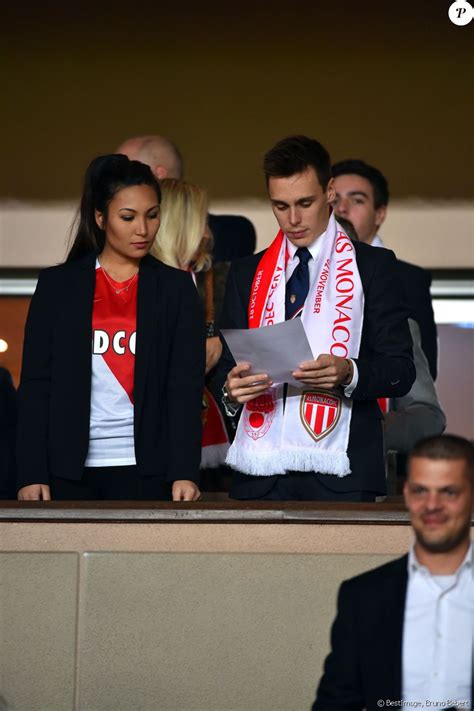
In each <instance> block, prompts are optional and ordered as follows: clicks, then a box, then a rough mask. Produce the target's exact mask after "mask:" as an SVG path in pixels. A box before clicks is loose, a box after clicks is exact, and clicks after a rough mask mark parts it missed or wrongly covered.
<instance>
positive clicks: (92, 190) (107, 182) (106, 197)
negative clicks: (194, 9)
mask: <svg viewBox="0 0 474 711" xmlns="http://www.w3.org/2000/svg"><path fill="white" fill-rule="evenodd" d="M132 185H149V186H150V187H152V188H153V189H154V190H155V192H156V197H157V199H158V202H159V203H160V202H161V190H160V185H159V183H158V180H157V179H156V178H155V176H154V175H153V173H152V172H151V170H150V168H149V167H148V166H147V165H145V164H144V163H140V162H139V161H138V160H129V159H128V158H127V156H124V155H121V154H120V153H113V154H110V155H106V156H99V157H98V158H94V160H93V161H92V162H91V163H90V165H89V167H88V168H87V171H86V175H85V178H84V189H83V191H82V198H81V204H80V207H79V211H78V216H77V218H76V224H77V228H76V230H75V234H74V237H73V240H72V245H71V248H70V249H69V252H68V255H67V257H66V262H71V261H73V260H74V259H79V258H80V257H83V256H85V255H86V254H88V253H89V252H102V250H103V248H104V244H105V233H104V231H103V230H101V229H100V228H99V226H98V225H97V223H96V221H95V211H96V210H98V211H99V212H101V213H103V214H104V216H105V218H107V208H108V205H109V202H110V201H111V200H112V198H113V197H114V195H115V194H116V193H118V192H119V190H122V189H123V188H129V187H131V186H132Z"/></svg>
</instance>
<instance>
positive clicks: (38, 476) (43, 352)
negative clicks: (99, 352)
mask: <svg viewBox="0 0 474 711" xmlns="http://www.w3.org/2000/svg"><path fill="white" fill-rule="evenodd" d="M48 276H49V270H46V271H44V272H41V274H40V276H39V279H38V284H37V287H36V291H35V293H34V295H33V298H32V300H31V304H30V309H29V312H28V317H27V320H26V325H25V340H24V344H23V360H22V368H21V379H20V388H19V392H18V400H19V402H18V405H19V407H18V427H17V472H18V474H17V486H18V488H19V489H20V488H21V487H23V486H27V485H28V484H49V468H48V433H49V400H50V389H51V362H52V341H53V320H54V319H53V314H54V308H55V300H54V298H53V296H54V291H53V289H52V288H51V284H50V280H49V279H48Z"/></svg>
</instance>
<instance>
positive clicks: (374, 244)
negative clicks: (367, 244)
mask: <svg viewBox="0 0 474 711" xmlns="http://www.w3.org/2000/svg"><path fill="white" fill-rule="evenodd" d="M371 246H372V247H384V246H385V245H384V243H383V241H382V238H381V237H380V235H375V237H374V239H373V240H372V244H371Z"/></svg>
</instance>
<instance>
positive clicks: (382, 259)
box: [351, 245, 415, 400]
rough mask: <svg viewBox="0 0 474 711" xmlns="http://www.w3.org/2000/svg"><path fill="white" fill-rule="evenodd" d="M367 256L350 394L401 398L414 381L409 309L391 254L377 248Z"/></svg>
mask: <svg viewBox="0 0 474 711" xmlns="http://www.w3.org/2000/svg"><path fill="white" fill-rule="evenodd" d="M362 246H364V245H362ZM370 259H371V261H372V271H371V273H368V272H367V271H366V272H365V275H364V277H363V285H364V297H365V306H364V325H363V333H362V342H361V355H360V357H359V358H355V359H354V360H355V362H356V363H357V368H358V372H359V379H358V383H357V387H356V388H355V389H354V392H353V393H352V396H351V397H352V399H354V400H374V399H375V398H378V397H389V398H390V397H401V396H402V395H406V393H407V392H408V391H409V390H410V388H411V386H412V384H413V382H414V380H415V366H414V364H413V349H412V340H411V336H410V330H409V328H408V315H409V312H408V307H407V305H406V303H405V300H404V298H403V291H402V288H401V284H400V280H399V279H398V278H397V269H396V260H395V255H394V254H393V252H391V251H390V250H387V249H377V250H374V254H371V255H370ZM361 276H362V274H361ZM362 344H363V345H362Z"/></svg>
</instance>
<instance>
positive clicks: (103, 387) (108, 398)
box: [85, 262, 138, 467]
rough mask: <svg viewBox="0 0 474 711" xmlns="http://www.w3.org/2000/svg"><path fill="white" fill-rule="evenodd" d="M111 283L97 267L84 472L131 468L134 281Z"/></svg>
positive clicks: (135, 291)
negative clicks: (107, 468) (104, 468)
mask: <svg viewBox="0 0 474 711" xmlns="http://www.w3.org/2000/svg"><path fill="white" fill-rule="evenodd" d="M128 283H129V282H123V283H120V282H116V281H114V280H113V279H111V278H110V276H109V275H108V274H105V273H104V271H103V270H102V267H101V266H100V264H99V263H98V262H97V263H96V281H95V292H94V306H93V311H92V383H91V414H90V430H89V452H88V454H87V459H86V462H85V466H86V467H110V466H125V465H130V464H136V459H135V446H134V437H133V378H134V367H135V343H136V328H137V284H138V277H137V278H135V279H133V281H132V282H130V285H129V286H128V287H126V288H124V284H125V285H127V284H128Z"/></svg>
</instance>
